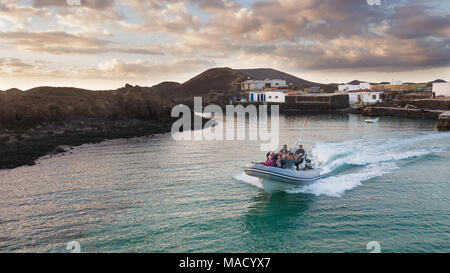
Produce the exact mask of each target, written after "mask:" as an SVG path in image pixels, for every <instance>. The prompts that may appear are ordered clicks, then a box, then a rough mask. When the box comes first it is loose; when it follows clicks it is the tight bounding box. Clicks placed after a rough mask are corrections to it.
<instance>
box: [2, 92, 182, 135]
mask: <svg viewBox="0 0 450 273" xmlns="http://www.w3.org/2000/svg"><path fill="white" fill-rule="evenodd" d="M0 94H1V95H0V128H14V127H21V128H24V127H34V126H36V125H38V124H41V123H53V122H66V121H71V120H79V119H97V120H123V119H137V120H149V121H161V120H167V119H168V118H169V116H170V109H171V108H172V107H173V105H174V102H172V101H171V100H168V99H167V98H165V97H164V96H162V95H160V94H159V93H158V92H156V91H155V90H153V89H152V88H149V87H139V86H136V87H133V86H130V85H127V86H126V87H123V88H119V89H117V90H110V91H90V90H85V89H78V88H70V87H37V88H33V89H30V90H27V91H25V92H22V91H19V90H9V91H5V92H1V93H0Z"/></svg>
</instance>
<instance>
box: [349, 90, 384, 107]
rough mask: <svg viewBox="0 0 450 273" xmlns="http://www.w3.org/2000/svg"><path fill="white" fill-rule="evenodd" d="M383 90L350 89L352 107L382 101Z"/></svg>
mask: <svg viewBox="0 0 450 273" xmlns="http://www.w3.org/2000/svg"><path fill="white" fill-rule="evenodd" d="M381 94H382V93H381V92H378V91H373V92H372V91H369V90H368V91H350V92H348V99H349V104H350V107H358V106H364V105H369V104H375V103H378V102H381Z"/></svg>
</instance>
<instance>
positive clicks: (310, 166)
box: [304, 159, 313, 170]
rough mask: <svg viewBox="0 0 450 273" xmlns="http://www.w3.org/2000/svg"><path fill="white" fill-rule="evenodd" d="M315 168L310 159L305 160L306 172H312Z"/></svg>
mask: <svg viewBox="0 0 450 273" xmlns="http://www.w3.org/2000/svg"><path fill="white" fill-rule="evenodd" d="M312 169H313V166H312V163H311V160H310V159H306V160H305V169H304V170H312Z"/></svg>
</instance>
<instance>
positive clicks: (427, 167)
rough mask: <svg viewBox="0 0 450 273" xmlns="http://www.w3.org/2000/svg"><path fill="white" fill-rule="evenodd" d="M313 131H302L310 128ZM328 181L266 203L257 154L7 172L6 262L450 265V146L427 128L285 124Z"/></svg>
mask: <svg viewBox="0 0 450 273" xmlns="http://www.w3.org/2000/svg"><path fill="white" fill-rule="evenodd" d="M305 120H307V121H308V126H307V127H305V126H304V121H305ZM280 138H281V141H282V143H280V146H281V145H283V144H288V145H289V146H292V145H293V144H294V143H295V142H296V141H297V140H298V139H299V138H301V139H302V140H303V141H302V142H303V144H304V146H305V148H306V150H307V152H308V154H310V155H311V156H314V157H315V158H316V159H317V160H318V161H319V162H320V164H321V166H322V167H323V168H325V169H327V170H329V171H331V172H332V175H331V176H329V177H327V178H324V179H321V180H318V181H316V182H314V183H312V184H309V185H305V186H300V187H296V188H293V189H289V190H286V191H283V192H279V193H276V194H268V193H266V192H265V191H264V189H263V188H262V185H261V182H260V181H259V179H257V178H254V177H249V176H247V175H245V174H244V173H243V167H244V166H245V164H247V163H248V162H251V161H263V160H264V158H265V154H266V151H260V149H259V148H260V145H259V144H260V143H258V142H250V141H211V142H209V141H174V140H173V139H172V137H171V136H170V134H164V135H159V136H156V137H144V138H136V139H131V140H113V141H106V142H103V143H100V144H95V145H83V146H80V147H76V148H75V149H74V150H73V151H72V152H71V153H66V154H65V155H58V156H53V157H44V158H42V159H40V160H39V161H38V164H37V165H35V166H26V167H20V168H16V169H13V170H2V171H0V207H1V210H0V251H1V252H68V251H69V250H67V245H68V244H69V243H71V242H76V243H78V244H79V246H80V251H81V252H368V250H367V244H368V243H369V242H372V241H376V242H378V243H379V244H380V246H381V251H382V252H449V251H450V236H449V234H450V210H449V205H450V203H449V200H450V133H449V132H438V131H436V130H435V127H434V124H433V122H432V121H419V120H408V119H401V118H388V117H383V118H380V122H379V123H376V124H367V123H365V122H364V118H363V117H360V116H353V115H314V116H299V115H291V116H281V117H280Z"/></svg>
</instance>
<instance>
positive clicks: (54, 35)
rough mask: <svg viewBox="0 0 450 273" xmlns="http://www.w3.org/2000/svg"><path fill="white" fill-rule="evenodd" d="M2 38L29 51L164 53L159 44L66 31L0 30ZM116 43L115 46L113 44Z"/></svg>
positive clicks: (59, 52)
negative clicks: (116, 40) (128, 42)
mask: <svg viewBox="0 0 450 273" xmlns="http://www.w3.org/2000/svg"><path fill="white" fill-rule="evenodd" d="M0 38H1V39H5V40H8V41H9V43H10V44H11V45H14V46H16V47H18V48H23V49H25V50H28V51H34V52H46V53H51V54H99V53H106V52H120V53H129V54H148V55H162V54H163V52H162V51H160V50H159V49H158V47H157V46H154V45H148V46H147V47H142V48H136V47H127V46H126V45H123V44H120V45H119V46H116V45H115V44H116V43H114V42H112V41H109V40H104V39H99V38H95V37H86V36H83V35H75V34H70V33H66V32H64V31H44V32H27V31H16V32H0ZM113 45H114V46H113Z"/></svg>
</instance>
